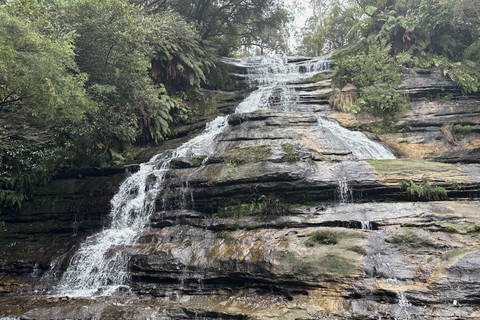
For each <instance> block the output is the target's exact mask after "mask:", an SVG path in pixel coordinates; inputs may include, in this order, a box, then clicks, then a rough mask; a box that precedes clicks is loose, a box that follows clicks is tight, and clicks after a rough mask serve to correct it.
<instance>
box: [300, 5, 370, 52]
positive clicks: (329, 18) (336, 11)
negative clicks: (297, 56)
mask: <svg viewBox="0 0 480 320" xmlns="http://www.w3.org/2000/svg"><path fill="white" fill-rule="evenodd" d="M314 1H315V2H319V3H316V5H315V9H316V10H315V12H314V15H313V17H311V18H310V19H309V20H308V21H307V24H306V27H305V28H304V29H303V30H302V33H303V38H302V42H301V45H300V48H299V51H300V53H301V54H304V55H313V56H318V55H322V54H327V53H329V52H331V51H333V50H335V49H338V48H340V47H342V46H345V45H347V44H351V43H353V42H354V41H355V38H356V37H357V36H358V35H357V34H356V33H355V32H349V31H350V30H351V29H352V28H353V27H354V25H355V23H356V22H357V21H358V19H359V18H360V16H361V14H362V11H361V10H360V9H359V8H358V7H357V6H356V5H355V4H354V3H353V1H339V0H334V1H323V0H322V1H318V0H314Z"/></svg>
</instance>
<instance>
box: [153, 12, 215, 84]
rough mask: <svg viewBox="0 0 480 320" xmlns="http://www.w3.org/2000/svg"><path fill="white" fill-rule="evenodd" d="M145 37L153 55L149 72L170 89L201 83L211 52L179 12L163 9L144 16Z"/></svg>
mask: <svg viewBox="0 0 480 320" xmlns="http://www.w3.org/2000/svg"><path fill="white" fill-rule="evenodd" d="M144 23H145V28H146V30H148V33H147V41H148V44H149V46H150V50H151V55H152V76H153V78H154V79H155V80H156V81H157V82H161V83H163V84H165V85H167V87H168V89H169V90H179V89H181V88H182V87H185V86H186V85H190V86H197V87H198V86H200V83H201V82H202V81H206V78H205V74H204V73H205V71H208V70H209V68H210V67H211V66H213V60H212V58H211V56H209V55H208V54H207V51H205V50H204V49H203V48H202V47H201V46H200V36H199V35H198V32H197V31H196V30H195V28H194V26H193V25H191V24H188V23H186V22H185V21H184V20H183V19H182V18H181V16H180V15H179V14H178V13H175V12H172V11H171V10H166V11H165V12H163V13H161V14H156V15H149V16H148V17H147V19H145V22H144Z"/></svg>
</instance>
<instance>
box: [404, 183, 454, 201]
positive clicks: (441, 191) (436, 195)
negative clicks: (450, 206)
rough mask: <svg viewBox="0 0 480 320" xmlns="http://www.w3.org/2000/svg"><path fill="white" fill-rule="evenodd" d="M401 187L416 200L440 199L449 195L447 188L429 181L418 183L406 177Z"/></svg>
mask: <svg viewBox="0 0 480 320" xmlns="http://www.w3.org/2000/svg"><path fill="white" fill-rule="evenodd" d="M401 189H402V190H403V191H405V193H406V194H407V197H408V198H410V199H412V200H414V201H440V200H445V199H447V197H448V196H447V191H446V190H445V188H442V187H433V186H432V185H431V184H430V183H429V182H428V181H424V182H423V183H420V184H416V183H415V182H413V181H412V180H410V179H406V180H403V181H402V185H401Z"/></svg>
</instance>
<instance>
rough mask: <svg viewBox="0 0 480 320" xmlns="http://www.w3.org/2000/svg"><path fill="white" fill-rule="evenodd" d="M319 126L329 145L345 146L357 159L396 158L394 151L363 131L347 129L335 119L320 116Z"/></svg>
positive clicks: (335, 146)
mask: <svg viewBox="0 0 480 320" xmlns="http://www.w3.org/2000/svg"><path fill="white" fill-rule="evenodd" d="M318 126H319V130H320V134H321V136H322V138H323V139H322V140H323V141H326V143H327V144H328V146H329V147H332V148H334V149H335V148H338V147H339V146H344V147H345V149H346V150H349V151H351V153H352V155H353V156H354V157H355V158H356V159H357V160H365V159H378V160H380V159H395V156H394V155H393V153H392V152H391V151H390V150H388V149H387V148H385V147H384V146H382V145H381V144H379V143H376V142H374V141H372V140H370V139H368V137H367V136H366V135H365V134H363V133H362V132H359V131H350V130H348V129H345V128H344V127H342V126H341V125H340V124H339V123H338V122H337V121H335V120H331V119H327V118H323V117H318Z"/></svg>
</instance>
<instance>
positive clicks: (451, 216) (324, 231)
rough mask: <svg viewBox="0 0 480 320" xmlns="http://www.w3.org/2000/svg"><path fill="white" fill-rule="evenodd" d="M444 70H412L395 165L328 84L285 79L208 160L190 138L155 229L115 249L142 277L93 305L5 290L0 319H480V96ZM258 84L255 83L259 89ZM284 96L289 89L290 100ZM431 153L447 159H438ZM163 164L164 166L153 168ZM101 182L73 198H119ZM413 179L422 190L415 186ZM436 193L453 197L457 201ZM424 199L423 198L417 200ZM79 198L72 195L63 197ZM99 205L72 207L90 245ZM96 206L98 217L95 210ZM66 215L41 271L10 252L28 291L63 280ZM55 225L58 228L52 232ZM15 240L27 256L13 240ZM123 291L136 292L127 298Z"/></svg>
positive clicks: (237, 118)
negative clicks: (331, 100)
mask: <svg viewBox="0 0 480 320" xmlns="http://www.w3.org/2000/svg"><path fill="white" fill-rule="evenodd" d="M290 62H291V63H293V64H297V65H300V67H301V68H304V69H303V70H301V71H302V72H307V71H308V66H309V64H305V63H304V61H302V60H301V59H299V60H293V61H290ZM234 63H235V65H236V67H237V69H238V74H237V75H236V76H237V77H238V78H239V79H240V80H244V79H245V78H247V80H248V75H247V76H245V75H244V74H243V72H244V70H245V68H246V67H247V66H246V65H244V64H241V63H239V62H234ZM269 67H271V66H269ZM272 68H273V67H272ZM267 74H268V72H267ZM418 74H419V75H418ZM422 77H423V78H422ZM432 77H433V76H432V75H424V74H421V73H418V72H417V76H416V77H412V76H410V75H409V76H406V80H405V90H406V91H407V92H409V93H410V94H411V97H412V109H411V111H409V112H408V113H407V114H405V115H404V116H403V117H402V119H401V121H403V122H405V123H406V124H408V126H410V128H412V129H411V131H409V132H404V133H396V134H385V135H376V136H374V135H370V137H371V138H375V139H376V140H377V142H378V141H380V142H383V143H384V144H385V145H388V146H390V147H391V148H392V149H393V150H394V153H395V154H396V155H397V159H395V158H394V156H393V154H392V153H390V151H389V150H388V149H385V148H383V146H382V145H381V144H379V143H377V142H375V143H373V142H372V140H371V139H367V138H366V137H365V136H364V135H361V134H359V133H358V132H357V133H351V132H347V131H345V130H344V129H342V128H341V127H339V126H338V124H337V123H336V122H335V121H333V120H332V119H331V118H336V119H338V121H339V122H340V123H342V124H344V125H345V126H347V127H348V126H349V127H354V126H358V125H361V124H371V123H372V122H373V121H375V119H370V118H368V117H365V118H362V117H357V118H355V119H354V118H352V117H351V116H350V115H347V114H343V113H338V112H335V111H333V110H332V109H331V108H330V107H329V106H328V104H327V99H325V98H324V97H325V94H326V93H328V92H329V91H331V89H330V88H329V81H328V80H325V81H319V82H315V83H305V82H296V81H294V80H293V79H292V80H289V81H284V85H280V86H276V87H274V90H273V93H272V92H269V93H268V94H266V93H265V94H262V95H260V96H259V100H258V101H259V103H260V104H261V106H262V107H260V108H257V110H251V109H248V108H249V106H245V105H243V106H242V105H240V106H239V107H238V108H237V110H238V109H240V110H243V111H241V112H237V113H235V114H233V115H231V116H229V117H228V118H226V122H227V123H226V125H225V127H224V129H222V130H221V132H220V133H218V135H216V136H215V142H214V143H213V144H212V146H213V147H212V148H213V149H212V150H213V151H212V152H206V151H205V152H203V153H202V152H200V153H199V152H196V151H195V150H194V149H195V148H194V147H195V146H198V144H192V149H190V151H191V152H190V153H189V152H184V153H180V152H178V150H179V149H178V148H177V149H176V150H177V154H181V156H176V157H171V158H169V160H168V168H169V169H168V171H166V173H165V175H164V176H163V175H162V185H161V188H159V189H158V192H156V193H155V198H154V199H152V201H153V203H154V204H155V206H154V208H155V209H154V210H153V212H152V214H151V215H149V219H148V220H149V221H148V225H147V226H146V227H145V228H143V229H142V230H141V231H140V233H139V234H138V237H137V240H136V241H135V242H134V243H131V244H125V245H121V246H118V247H115V248H114V250H115V251H118V250H121V251H123V252H125V256H126V257H127V259H128V272H129V274H130V278H129V281H128V282H127V283H125V284H124V286H123V287H122V288H124V289H120V290H119V291H117V293H116V294H115V295H114V296H113V297H110V298H105V297H103V298H97V299H84V298H65V299H63V300H62V299H58V298H49V299H42V298H40V299H35V300H34V301H33V300H32V299H31V298H30V296H28V294H27V295H26V296H18V297H11V296H9V297H4V298H1V299H3V301H4V302H5V303H4V305H6V307H2V308H0V316H9V317H13V318H15V317H20V316H22V315H23V316H24V317H27V318H28V317H29V318H44V319H49V318H57V319H61V318H77V319H80V318H102V319H119V318H123V319H146V318H150V319H197V318H199V319H219V318H221V319H345V318H348V319H379V318H383V319H413V318H419V319H432V318H435V319H451V318H462V319H463V318H465V319H467V318H472V319H474V318H477V317H480V309H478V307H477V305H478V303H479V300H480V294H479V292H480V291H479V289H480V288H479V283H480V273H479V271H480V251H479V243H478V236H479V232H480V214H479V213H480V202H479V201H478V198H479V195H480V191H479V186H480V174H479V173H480V165H479V163H478V162H479V160H478V158H476V157H475V152H476V151H475V150H477V149H478V148H479V147H480V145H479V143H478V141H480V140H479V139H478V137H479V135H478V132H477V130H478V128H479V125H480V119H479V118H478V114H479V112H480V111H479V110H480V109H479V107H478V97H475V96H470V97H462V96H461V94H460V93H459V92H458V91H457V89H456V88H455V87H454V86H453V84H452V83H451V82H449V81H446V80H445V79H443V78H439V79H436V80H435V81H432V80H431V79H432ZM258 79H260V80H258ZM262 79H263V78H257V81H258V85H262V84H263V82H262V81H263V80H262ZM250 80H251V79H250ZM427 80H428V81H429V82H427ZM285 82H286V83H285ZM262 88H263V87H261V86H260V90H262ZM442 89H443V90H447V92H448V93H450V92H451V93H452V95H453V98H452V99H451V100H449V101H447V100H445V99H441V100H438V99H431V98H428V97H427V96H426V94H425V92H429V93H430V94H432V93H435V94H437V93H438V92H441V93H442V92H444V91H442ZM282 92H289V94H288V95H287V96H288V97H290V98H289V99H285V95H282V94H281V93H282ZM293 93H296V94H293ZM435 98H436V97H435ZM466 98H468V99H466ZM432 106H433V107H432ZM242 108H243V109H242ZM444 124H448V125H450V124H453V125H456V124H462V125H466V124H469V125H471V126H472V128H473V129H472V132H470V133H469V134H466V133H462V134H460V133H457V134H456V136H455V140H451V139H450V138H448V137H447V134H446V133H444V132H442V126H443V125H444ZM443 131H445V129H443ZM445 132H446V131H445ZM450 132H451V130H450ZM402 139H403V140H405V142H402V141H403V140H402ZM452 143H454V144H452ZM204 150H207V149H204ZM208 150H210V149H208ZM167 153H168V152H167ZM172 153H173V154H175V152H172ZM435 159H437V160H438V159H442V162H434V161H431V160H435ZM162 161H163V162H162ZM164 163H165V161H164V160H161V161H160V160H158V159H157V160H155V161H154V162H153V163H152V166H153V167H160V166H161V165H162V164H164ZM122 176H123V174H119V175H116V176H114V177H118V178H119V179H120V177H122ZM156 177H158V174H157V175H155V174H151V175H150V176H149V177H147V178H146V186H145V188H146V190H148V189H152V186H153V185H156V184H157V182H158V181H156V179H157V178H156ZM90 179H100V180H101V179H104V177H97V178H89V179H82V180H74V181H75V185H76V186H78V187H76V188H77V189H76V190H80V189H82V188H80V187H79V186H80V184H81V183H80V181H84V182H85V183H86V181H98V183H95V184H94V185H95V186H96V187H97V188H98V189H97V190H98V192H95V191H93V192H91V193H90V194H86V193H82V194H78V193H75V194H78V197H79V198H80V199H82V201H85V202H84V203H92V201H93V202H94V201H95V199H96V198H97V197H103V196H104V195H105V196H106V194H107V193H112V190H114V189H115V188H114V187H113V186H114V185H115V182H111V185H112V188H107V189H104V188H103V187H100V183H99V182H100V180H90ZM407 179H411V180H413V182H414V186H413V187H412V186H411V188H410V189H409V190H410V197H409V193H408V191H409V190H405V189H406V188H404V189H403V190H402V189H401V185H402V183H403V182H404V181H405V180H407ZM109 181H113V180H109ZM56 183H60V182H56ZM116 183H119V181H117V182H116ZM415 186H416V188H417V189H415V190H421V191H422V192H423V193H422V195H420V194H419V193H415V192H413V191H412V190H414V187H415ZM436 187H442V188H444V189H445V191H446V192H447V196H448V198H447V199H444V198H443V196H442V194H443V193H441V192H440V191H439V189H438V188H437V189H435V188H436ZM52 188H53V187H52ZM54 190H56V189H50V191H49V192H50V194H51V196H52V197H53V196H54V195H58V192H54ZM82 190H83V189H82ZM86 190H87V189H86ZM94 190H95V189H94ZM100 190H101V192H102V194H99V192H100ZM106 190H110V191H106ZM85 192H87V191H85ZM419 192H420V191H419ZM133 193H135V191H132V194H133ZM45 195H46V194H45V193H39V196H45ZM412 195H413V197H415V196H416V200H421V201H412V198H411V197H412ZM48 197H50V195H49V196H48ZM48 197H46V198H47V199H48ZM68 197H70V198H75V197H76V196H74V195H73V194H72V193H68V194H65V195H64V196H62V198H63V199H66V198H68ZM422 197H423V198H422ZM428 199H430V200H435V199H437V200H439V199H443V200H444V201H435V202H434V201H425V200H428ZM33 201H37V200H36V199H34V200H33ZM62 201H63V200H62ZM69 203H72V202H69ZM73 203H74V202H73ZM101 203H102V204H103V205H104V204H106V203H107V202H105V201H102V202H101ZM103 205H102V206H101V207H102V208H103V209H101V210H100V209H99V208H98V209H93V208H94V207H95V206H93V207H92V206H89V208H90V209H88V210H84V209H81V207H80V205H79V204H77V205H75V206H74V207H72V209H69V210H63V211H62V210H60V211H62V213H61V216H62V217H70V219H71V217H72V214H73V213H72V210H73V208H75V207H77V208H80V212H82V214H83V216H82V217H83V218H82V219H81V221H79V220H77V221H79V225H81V226H82V227H80V228H78V230H79V231H78V234H79V236H78V237H80V238H84V237H85V235H86V234H88V233H92V232H93V231H95V227H94V226H93V224H90V222H94V221H93V220H95V221H105V225H108V223H107V220H108V219H107V218H106V214H107V213H106V212H105V211H106V210H105V209H104V207H103ZM69 206H70V207H71V205H69ZM52 210H53V209H52ZM93 211H95V214H92V217H91V218H90V220H89V218H88V217H87V216H88V214H87V215H86V214H85V212H92V213H93ZM45 214H47V212H45V213H43V214H42V215H40V217H42V216H44V215H45ZM49 214H50V213H49ZM19 217H22V215H19ZM55 217H56V218H58V217H57V216H55ZM39 219H40V218H39ZM58 219H59V218H58ZM65 219H66V222H65V225H66V227H65V228H66V229H64V230H63V231H62V232H63V233H61V234H59V235H58V236H56V237H53V239H56V240H55V243H56V244H59V243H60V242H61V241H63V242H64V244H66V245H64V246H61V245H59V246H58V247H53V246H51V247H49V248H46V246H50V244H49V243H48V242H38V243H37V244H35V245H36V246H39V243H41V247H42V248H43V247H45V248H46V249H45V258H44V259H43V260H41V261H44V262H42V264H41V265H42V268H40V270H39V271H37V273H38V276H35V275H32V273H31V272H30V270H31V271H34V269H33V266H32V264H33V262H34V261H36V260H39V259H38V258H37V257H34V256H32V257H31V258H30V260H29V259H25V255H23V256H22V258H23V259H24V260H23V261H24V269H22V271H18V270H17V271H15V270H16V267H15V263H14V259H10V260H9V259H2V263H3V265H2V267H3V269H2V272H3V273H4V274H5V275H6V274H9V275H11V274H12V272H18V274H17V276H18V278H17V279H18V281H23V279H25V278H26V276H27V275H28V276H29V277H30V279H31V282H32V285H34V284H35V282H38V281H39V280H38V279H39V276H40V275H42V274H45V275H49V272H50V278H45V275H44V278H43V279H44V281H51V282H50V284H47V287H48V286H49V285H50V286H51V285H52V284H53V283H54V282H53V280H52V277H53V278H55V276H52V275H51V273H52V272H51V270H50V269H49V267H48V266H47V265H48V263H47V261H48V259H49V258H50V260H53V259H54V258H55V259H56V260H55V261H56V262H55V263H56V269H55V272H58V273H59V274H61V272H62V271H63V270H65V269H66V268H67V264H68V260H69V257H70V256H71V255H72V253H73V251H74V250H73V249H72V248H71V247H70V245H69V243H68V242H67V239H68V241H72V242H71V243H72V244H73V243H77V242H75V241H74V240H75V237H73V236H71V235H69V234H68V230H67V229H68V225H70V223H72V221H68V219H67V218H65ZM58 221H60V219H59V220H58ZM29 223H33V221H30V222H29ZM20 226H22V225H21V224H19V227H20ZM23 226H25V224H24V225H23ZM97 226H98V224H97ZM58 227H60V225H58ZM47 230H52V231H47ZM53 230H54V229H53V228H52V229H46V230H45V234H46V235H47V234H49V235H51V232H55V231H53ZM11 237H13V235H11ZM12 239H13V238H12ZM10 246H11V248H16V249H18V246H16V245H14V244H13V241H12V242H11V244H10ZM32 248H36V247H35V246H33V247H32ZM55 248H57V249H55ZM56 250H57V251H56ZM47 254H48V257H49V258H47ZM29 268H32V269H29ZM37 269H38V267H37ZM48 270H50V271H48ZM47 271H48V272H47ZM56 278H57V279H58V277H56ZM9 279H12V277H11V276H10V277H9ZM45 279H47V280H45ZM9 281H11V287H14V288H15V290H17V292H18V289H19V288H18V287H15V286H14V285H15V283H13V280H9ZM5 283H6V281H5ZM126 287H128V288H130V290H131V292H132V293H133V294H134V295H133V296H132V295H131V293H130V294H128V293H125V292H123V293H122V290H123V291H125V288H126ZM7 290H11V288H10V289H5V291H7ZM100 295H101V293H100ZM19 305H22V306H23V307H19Z"/></svg>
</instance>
